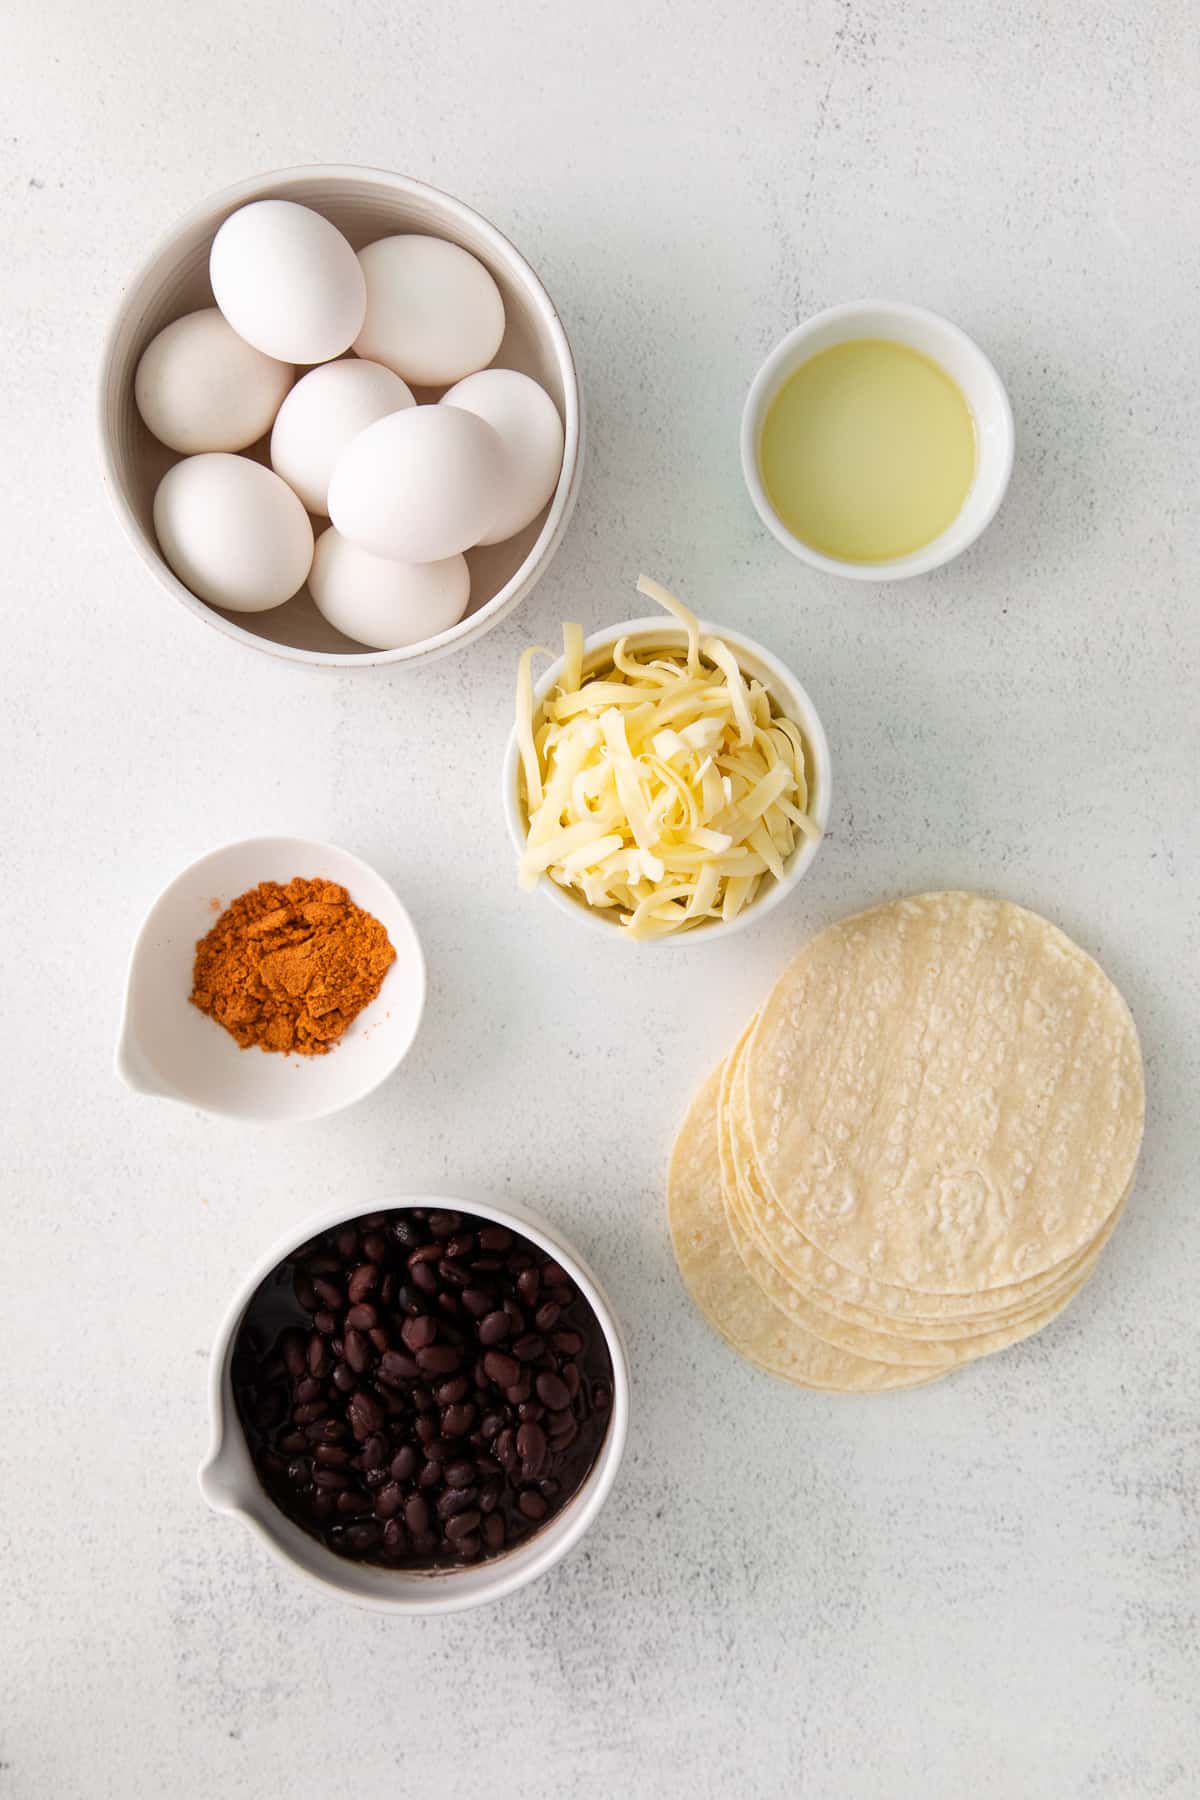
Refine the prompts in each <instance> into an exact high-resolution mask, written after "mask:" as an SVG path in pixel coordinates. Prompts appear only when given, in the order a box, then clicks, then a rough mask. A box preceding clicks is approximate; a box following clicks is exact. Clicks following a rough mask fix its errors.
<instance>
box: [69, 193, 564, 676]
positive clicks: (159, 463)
mask: <svg viewBox="0 0 1200 1800" xmlns="http://www.w3.org/2000/svg"><path fill="white" fill-rule="evenodd" d="M267 198H271V199H281V200H295V201H298V202H300V204H301V205H304V206H312V207H314V208H315V209H316V210H317V211H318V212H321V213H323V214H324V215H325V216H326V218H328V219H331V220H332V221H333V223H334V224H335V225H336V226H338V228H339V229H340V230H342V231H343V232H344V233H345V234H346V236H347V237H348V238H349V239H350V242H351V243H352V244H353V245H354V247H355V249H360V248H361V247H362V246H363V245H364V244H367V243H371V242H372V241H373V240H374V239H376V238H380V237H386V236H388V235H390V234H391V233H394V232H405V231H412V232H423V233H426V234H429V235H431V236H434V237H443V238H449V239H450V240H451V242H453V243H456V244H461V245H462V246H463V248H464V249H467V250H469V251H470V252H471V253H472V255H474V256H477V257H479V259H480V260H481V261H482V262H484V263H485V264H486V265H487V267H488V268H489V269H490V270H491V272H492V275H493V276H494V277H495V279H496V281H497V283H498V284H499V287H500V291H501V293H502V294H503V296H504V305H505V311H506V314H507V326H506V330H505V336H504V342H503V343H502V344H501V346H500V349H499V351H498V352H497V354H496V357H495V364H496V366H497V367H500V368H511V369H519V370H521V371H522V373H524V374H526V375H531V376H533V378H534V379H535V380H536V381H539V382H541V384H542V386H543V387H544V388H546V389H547V391H548V392H549V393H550V394H551V396H552V397H553V399H554V401H555V404H556V405H557V406H558V409H559V412H560V413H561V415H562V421H563V431H564V447H563V465H562V472H561V474H560V475H559V478H558V486H557V487H556V488H555V490H554V494H553V496H552V497H551V500H550V505H549V509H548V511H546V513H545V515H544V516H539V518H538V519H537V520H535V521H534V522H533V524H531V525H529V526H528V527H527V528H526V529H525V531H523V532H520V533H518V535H517V536H516V537H515V538H512V539H510V540H509V542H508V543H506V544H495V545H492V546H489V547H487V548H483V547H480V548H478V549H475V550H472V551H470V552H468V556H467V561H468V563H469V564H470V565H471V589H472V601H471V611H470V612H468V613H467V616H466V617H465V618H464V619H460V620H459V622H458V624H457V625H452V626H450V627H449V629H448V630H446V631H441V632H438V634H437V635H436V636H435V637H431V638H426V639H424V640H423V641H422V642H421V643H419V644H408V645H405V646H404V647H403V648H402V649H399V650H370V649H365V648H363V647H362V646H357V647H356V646H355V645H353V644H352V643H351V642H350V641H349V639H347V638H344V637H342V636H341V634H340V633H338V632H337V631H335V629H334V627H333V626H332V625H330V624H328V622H327V621H326V620H324V619H323V618H322V617H321V615H320V614H319V613H318V612H317V609H316V607H315V606H314V605H313V603H312V601H311V599H310V598H309V596H308V590H307V588H302V589H301V591H300V593H299V594H298V595H296V596H295V597H294V598H293V599H291V600H289V601H288V602H287V604H286V605H284V606H279V607H272V608H271V609H270V610H269V611H267V612H261V613H224V612H219V611H218V610H217V609H216V608H215V607H212V606H208V605H207V604H206V603H205V602H204V601H203V600H200V599H197V597H196V595H195V594H193V593H192V592H191V591H190V589H188V588H186V587H185V586H184V584H183V583H182V582H181V581H180V580H179V579H178V577H177V576H176V575H175V574H174V573H173V572H172V570H171V569H170V568H169V567H168V565H167V563H166V562H165V561H164V559H163V556H162V553H161V552H160V550H159V548H158V541H157V539H156V537H155V535H154V524H153V519H152V516H151V509H152V506H153V501H154V491H155V488H156V487H157V485H158V483H159V481H160V480H161V478H162V476H163V474H164V473H165V472H166V470H167V468H168V467H170V465H171V464H172V463H173V462H177V461H178V460H179V459H178V457H176V456H175V454H174V453H173V452H172V451H169V450H166V449H164V448H163V446H162V445H161V444H158V443H156V442H155V440H154V439H153V438H152V437H151V435H150V433H149V431H148V430H147V429H146V427H145V425H144V424H143V423H142V420H141V416H140V414H139V413H138V410H137V406H136V404H135V402H134V397H133V377H134V371H135V370H136V368H137V365H138V361H139V358H140V357H141V354H142V351H143V350H144V349H145V348H146V345H147V344H148V343H149V342H150V340H151V338H153V337H154V336H155V335H156V334H157V333H158V332H159V331H161V330H162V328H163V326H164V325H167V324H169V323H170V322H171V321H172V320H173V319H177V318H179V317H181V316H182V314H184V313H187V312H191V311H192V310H193V309H194V308H196V307H201V306H211V305H212V304H213V300H212V290H211V288H210V287H209V282H208V253H209V249H210V248H211V245H212V240H213V238H214V236H215V235H216V232H217V228H218V226H219V225H220V224H221V223H222V221H223V220H225V219H226V218H228V216H229V214H230V213H232V212H235V211H236V210H237V208H238V207H239V206H245V205H246V204H247V202H249V201H251V200H262V199H267ZM98 400H99V417H98V425H99V440H100V463H101V469H102V471H103V476H104V483H105V487H106V488H107V490H108V494H109V497H110V499H111V501H112V504H113V507H114V509H115V511H116V514H117V517H118V519H119V520H120V522H121V524H122V526H123V527H124V529H125V532H126V534H127V535H128V537H129V540H130V542H131V543H132V545H133V547H134V549H135V550H136V551H137V553H138V555H139V556H140V557H141V559H142V561H143V563H144V564H145V565H146V567H147V568H148V569H149V570H150V572H151V573H152V574H153V575H154V577H155V579H156V580H157V581H158V582H159V584H160V586H161V587H163V588H164V589H165V590H166V592H167V593H168V594H170V595H171V597H172V599H174V600H177V601H178V602H179V603H180V604H181V605H182V606H184V607H185V608H186V609H187V611H188V612H190V613H192V614H193V615H194V616H195V617H197V618H199V619H202V620H203V621H204V622H205V623H206V624H208V625H212V626H214V627H215V628H216V630H218V631H220V632H223V633H224V635H225V636H226V637H229V638H232V639H233V640H234V641H235V642H236V643H239V644H243V645H246V646H247V647H249V648H251V649H254V650H263V651H267V652H268V653H269V654H271V655H273V656H281V657H285V658H287V659H288V660H289V661H292V662H300V663H308V664H309V665H314V664H315V665H317V666H328V667H336V668H359V667H363V666H366V665H368V664H378V663H411V662H422V661H429V660H430V659H432V658H433V657H436V656H444V655H446V654H447V653H448V652H450V651H452V650H457V649H460V648H462V646H463V645H465V644H469V643H472V642H473V641H474V640H475V639H476V638H479V637H482V636H483V634H484V633H485V632H487V631H490V630H491V628H492V626H493V625H496V624H498V623H499V621H500V620H501V619H502V618H503V617H504V616H505V614H506V613H509V612H511V611H512V609H513V608H514V607H515V606H516V605H517V603H518V602H519V601H521V600H523V599H524V597H525V596H526V594H528V593H529V591H530V589H531V588H532V587H533V586H534V584H535V582H537V581H538V580H540V578H541V577H542V576H543V575H544V574H545V572H546V570H547V569H548V568H549V566H550V562H551V559H552V558H553V556H554V554H555V552H556V551H557V549H558V546H559V544H560V543H561V542H562V538H563V534H564V532H565V531H566V528H567V523H568V521H569V519H570V516H571V512H572V509H573V508H574V505H575V500H576V497H577V495H578V492H579V483H580V478H581V475H582V469H583V415H582V404H581V398H580V392H579V379H578V376H577V373H576V369H575V359H574V357H573V356H572V354H571V347H570V344H569V343H568V342H567V334H566V332H565V331H564V330H563V326H562V321H561V320H560V318H559V316H558V313H557V311H556V309H555V306H554V303H553V301H552V300H551V298H550V296H549V294H547V292H546V290H545V288H544V287H543V286H542V283H541V282H540V281H539V279H538V277H537V276H536V275H535V274H534V271H533V270H532V269H531V268H530V266H529V264H528V263H527V262H526V261H525V258H524V257H523V256H522V255H521V254H520V252H519V251H518V250H516V249H515V247H514V246H513V245H512V244H510V243H509V241H508V239H507V238H506V237H505V236H504V235H503V233H501V232H499V231H497V229H496V227H495V226H494V225H491V224H489V223H488V221H487V220H486V219H484V218H482V217H481V216H480V214H479V213H477V212H475V211H473V210H472V208H471V207H469V206H465V205H464V204H463V202H462V201H461V200H455V199H453V198H452V196H451V195H449V194H443V193H442V192H440V190H439V189H437V188H432V187H428V186H427V185H426V184H425V183H424V182H422V181H412V180H410V179H409V178H408V177H407V176H404V175H393V174H391V173H389V172H388V171H386V170H383V169H369V168H357V167H354V166H352V165H348V166H343V165H340V164H333V165H327V166H323V165H314V166H313V167H311V168H299V169H277V170H275V171H273V172H272V173H270V174H265V175H255V176H251V177H250V178H249V179H248V180H246V181H241V182H239V183H238V184H237V185H236V186H235V187H230V188H226V189H225V190H224V192H222V193H220V194H216V195H214V196H213V197H212V199H210V200H206V201H204V202H203V204H202V205H200V206H198V207H196V208H195V209H194V210H193V211H192V212H190V213H188V214H187V216H186V217H185V218H183V219H181V220H180V221H179V223H178V224H177V225H175V226H174V228H173V229H172V230H171V231H170V232H169V233H168V234H167V236H166V237H165V238H164V239H163V240H162V241H161V242H160V243H159V244H158V246H157V247H156V248H155V249H154V250H153V251H152V252H151V254H150V256H149V257H148V258H147V260H146V261H145V262H144V263H143V264H142V266H141V268H140V269H138V270H137V272H136V273H135V274H134V275H133V277H132V278H131V279H130V281H129V282H128V284H127V286H126V288H125V291H124V293H123V294H122V296H121V299H120V302H119V304H118V306H117V310H116V314H115V317H114V318H113V321H112V325H111V327H110V329H109V332H108V337H107V340H106V342H105V345H104V351H103V355H102V358H101V368H100V385H99V394H98ZM321 523H322V524H323V521H322V522H321ZM480 595H482V596H484V598H483V600H482V602H480V600H479V596H480Z"/></svg>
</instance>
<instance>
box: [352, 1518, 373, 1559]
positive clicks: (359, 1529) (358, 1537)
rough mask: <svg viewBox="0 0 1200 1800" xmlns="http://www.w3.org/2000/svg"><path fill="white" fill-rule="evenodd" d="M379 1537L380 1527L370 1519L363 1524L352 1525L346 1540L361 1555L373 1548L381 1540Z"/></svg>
mask: <svg viewBox="0 0 1200 1800" xmlns="http://www.w3.org/2000/svg"><path fill="white" fill-rule="evenodd" d="M379 1538H380V1531H379V1527H378V1525H376V1523H375V1521H374V1520H373V1519H368V1520H367V1522H366V1523H365V1524H363V1525H352V1526H351V1527H350V1529H349V1531H348V1532H347V1533H346V1542H347V1543H348V1544H349V1546H350V1548H351V1549H352V1550H357V1551H358V1553H359V1555H360V1556H361V1555H362V1554H363V1552H364V1551H366V1550H373V1549H374V1548H375V1545H376V1544H377V1543H378V1542H379Z"/></svg>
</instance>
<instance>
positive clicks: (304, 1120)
mask: <svg viewBox="0 0 1200 1800" xmlns="http://www.w3.org/2000/svg"><path fill="white" fill-rule="evenodd" d="M281 843H296V844H303V845H305V847H306V850H312V851H315V852H316V854H317V855H318V856H326V855H328V856H338V857H345V858H347V859H348V860H349V861H350V862H352V863H357V864H358V866H359V867H360V868H362V869H364V870H366V872H367V874H368V875H370V876H372V877H373V878H374V880H376V881H377V882H378V883H379V885H380V886H381V887H382V888H384V889H386V891H387V894H388V898H389V899H390V900H391V901H392V903H393V905H394V906H395V908H396V911H397V912H398V913H399V915H400V917H401V918H402V919H403V920H404V922H405V924H406V925H407V926H408V930H409V935H410V937H411V940H412V960H411V964H410V974H411V975H412V976H413V977H415V980H416V987H417V1004H416V1010H415V1016H414V1020H413V1027H412V1031H411V1033H410V1035H409V1039H408V1042H407V1043H406V1044H405V1045H404V1046H403V1048H402V1049H401V1050H400V1051H399V1052H398V1054H397V1056H396V1057H395V1060H394V1061H393V1062H391V1063H389V1064H388V1066H387V1067H386V1068H385V1069H383V1070H382V1071H381V1072H380V1074H379V1075H377V1076H376V1077H375V1079H374V1080H373V1081H371V1082H370V1084H369V1085H368V1086H366V1087H364V1088H362V1089H361V1090H360V1092H359V1093H357V1094H355V1096H354V1098H353V1099H352V1100H337V1101H334V1102H333V1104H332V1105H330V1106H321V1107H319V1108H318V1109H317V1110H315V1111H313V1112H305V1113H295V1114H292V1115H290V1116H288V1117H278V1118H275V1117H271V1116H268V1115H263V1114H253V1113H245V1112H236V1111H234V1110H233V1109H232V1108H230V1107H224V1106H213V1105H211V1104H210V1103H209V1102H208V1101H206V1100H198V1099H197V1098H196V1097H195V1096H194V1095H192V1094H188V1093H185V1092H184V1091H183V1089H182V1088H179V1087H175V1086H173V1085H171V1084H169V1083H167V1082H166V1081H165V1079H164V1078H163V1077H162V1076H161V1075H158V1074H157V1073H156V1074H155V1075H154V1076H153V1077H150V1076H148V1075H147V1074H145V1073H144V1069H143V1065H144V1063H145V1060H146V1059H145V1057H144V1055H143V1053H142V1051H141V1050H140V1049H139V1048H137V1046H136V1045H135V1043H134V1042H133V1037H134V1032H133V1021H132V1016H131V1004H130V1003H131V999H132V994H133V977H134V972H135V970H136V968H137V964H138V959H139V957H140V956H141V954H142V950H143V946H144V944H145V941H146V938H147V935H148V933H149V931H150V927H151V925H152V923H153V921H154V916H155V914H156V913H157V911H158V909H159V907H160V906H161V905H162V903H163V901H164V900H165V899H166V898H167V896H168V895H169V894H170V893H171V891H172V890H173V889H174V888H176V887H178V886H179V885H180V883H181V882H185V881H188V880H190V879H191V878H192V877H193V876H194V875H196V874H197V873H198V872H199V871H200V870H202V869H204V868H205V867H206V866H207V865H208V864H209V863H212V862H215V861H217V860H218V859H219V858H221V857H224V856H228V854H229V853H230V851H231V850H249V849H254V848H256V847H257V846H259V845H265V844H281ZM428 998H429V971H428V969H427V967H426V964H425V947H424V945H423V944H422V942H421V934H420V932H419V931H418V930H417V928H416V926H415V924H414V923H413V918H412V914H411V913H410V912H409V910H408V908H407V906H405V904H404V902H403V900H401V898H400V896H399V894H398V893H397V892H396V890H395V888H394V887H393V886H392V884H391V882H390V881H388V880H387V878H386V877H385V876H383V875H381V874H380V873H379V870H378V869H377V868H376V867H375V865H374V864H373V863H369V862H367V860H366V858H365V857H362V856H359V855H358V853H357V852H356V851H354V850H347V849H346V848H345V846H344V845H342V844H334V843H330V842H329V840H328V839H325V838H309V837H301V836H299V835H297V834H296V833H294V832H284V831H279V832H269V833H263V832H260V833H258V834H257V835H256V836H254V837H248V838H231V839H230V840H229V842H228V843H225V844H216V845H214V847H213V848H212V849H211V850H206V851H205V852H204V853H203V855H201V856H197V857H194V858H193V860H192V861H191V862H190V863H186V864H185V865H184V867H183V868H182V869H180V870H179V871H178V872H177V873H176V874H174V875H172V877H171V879H170V880H169V881H166V882H164V883H163V885H162V887H160V888H159V890H158V892H157V893H156V894H155V896H154V898H153V900H151V902H150V904H149V906H148V907H147V908H146V910H145V912H144V913H143V915H142V919H141V923H140V924H139V926H138V928H137V932H136V934H135V935H134V939H133V943H132V945H131V946H130V950H129V957H128V960H127V962H126V964H125V990H124V993H123V995H122V999H121V1022H120V1025H119V1026H118V1029H117V1046H116V1049H115V1051H114V1052H113V1069H114V1072H115V1074H116V1076H117V1079H118V1080H119V1081H121V1082H123V1083H124V1085H125V1086H126V1087H127V1088H128V1089H129V1090H130V1092H131V1093H134V1094H138V1095H141V1096H145V1097H147V1098H149V1099H159V1100H173V1101H175V1102H176V1103H177V1104H178V1105H180V1106H187V1107H191V1108H192V1109H193V1110H194V1111H195V1112H200V1113H205V1114H207V1116H208V1117H209V1118H212V1119H235V1120H238V1121H240V1122H241V1123H242V1124H251V1125H266V1126H272V1125H309V1124H313V1123H314V1122H315V1121H316V1120H317V1119H329V1118H332V1117H333V1116H334V1115H335V1114H337V1113H340V1112H347V1111H348V1110H349V1109H350V1107H352V1106H357V1105H358V1104H359V1102H360V1101H362V1100H366V1099H367V1098H368V1097H369V1096H370V1095H371V1094H374V1093H375V1092H377V1090H378V1089H379V1088H381V1087H382V1086H383V1084H384V1082H385V1081H390V1080H391V1078H392V1076H393V1075H394V1074H395V1073H396V1070H397V1069H398V1068H399V1067H400V1065H401V1063H403V1062H404V1061H405V1060H406V1059H407V1057H408V1055H409V1053H410V1052H411V1050H412V1047H413V1045H414V1044H415V1043H416V1041H417V1038H418V1037H419V1036H420V1032H421V1022H422V1020H423V1019H424V1017H425V1004H426V1001H427V1000H428ZM297 1241H300V1240H297Z"/></svg>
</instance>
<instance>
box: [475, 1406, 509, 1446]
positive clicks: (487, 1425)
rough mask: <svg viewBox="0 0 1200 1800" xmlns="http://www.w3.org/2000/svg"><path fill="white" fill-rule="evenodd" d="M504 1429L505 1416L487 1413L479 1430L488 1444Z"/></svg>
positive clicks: (481, 1421)
mask: <svg viewBox="0 0 1200 1800" xmlns="http://www.w3.org/2000/svg"><path fill="white" fill-rule="evenodd" d="M503 1429H504V1414H503V1413H498V1412H490V1413H485V1414H484V1416H483V1418H482V1419H481V1420H480V1421H479V1430H480V1432H481V1434H482V1435H483V1437H485V1438H486V1439H487V1441H488V1443H491V1441H492V1439H493V1438H494V1437H495V1436H496V1434H497V1433H498V1432H500V1431H503Z"/></svg>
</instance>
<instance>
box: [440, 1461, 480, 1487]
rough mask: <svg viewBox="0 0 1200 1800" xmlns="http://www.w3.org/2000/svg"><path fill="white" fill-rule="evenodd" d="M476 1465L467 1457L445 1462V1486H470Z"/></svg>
mask: <svg viewBox="0 0 1200 1800" xmlns="http://www.w3.org/2000/svg"><path fill="white" fill-rule="evenodd" d="M475 1474H476V1466H475V1464H474V1463H473V1462H472V1461H470V1460H469V1459H467V1458H465V1457H464V1458H460V1460H459V1461H458V1462H450V1463H447V1464H446V1486H447V1487H452V1488H465V1487H470V1486H471V1484H472V1482H473V1481H474V1479H475Z"/></svg>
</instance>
